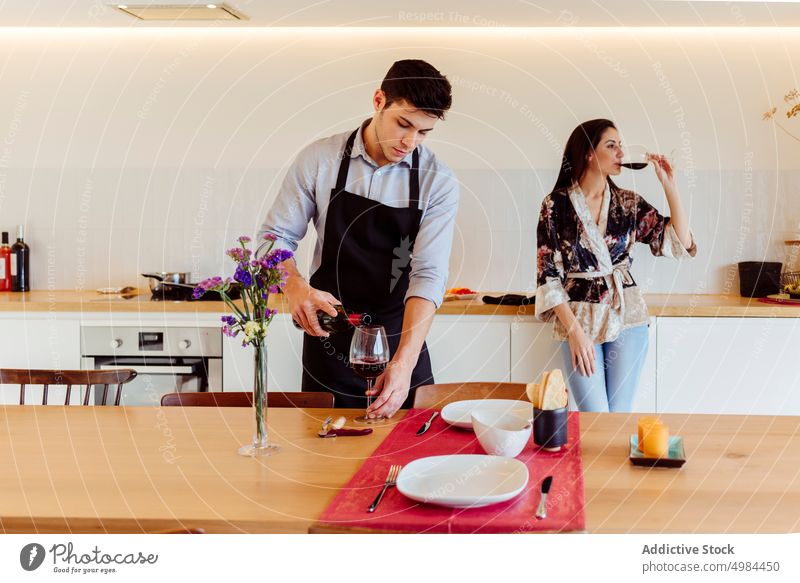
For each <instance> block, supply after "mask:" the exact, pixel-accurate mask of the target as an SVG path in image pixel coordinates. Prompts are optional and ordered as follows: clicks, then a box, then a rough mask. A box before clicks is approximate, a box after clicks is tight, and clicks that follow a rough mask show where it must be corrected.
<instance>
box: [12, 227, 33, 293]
mask: <svg viewBox="0 0 800 583" xmlns="http://www.w3.org/2000/svg"><path fill="white" fill-rule="evenodd" d="M24 238H25V227H24V226H23V225H20V226H19V227H18V228H17V242H16V243H14V244H13V245H12V246H11V291H30V289H31V272H30V265H29V264H30V255H31V249H30V247H28V246H27V245H26V244H25V241H24Z"/></svg>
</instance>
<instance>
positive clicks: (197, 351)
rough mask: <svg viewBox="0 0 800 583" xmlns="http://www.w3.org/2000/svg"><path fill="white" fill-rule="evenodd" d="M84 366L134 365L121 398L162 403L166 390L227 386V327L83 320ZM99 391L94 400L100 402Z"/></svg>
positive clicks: (138, 403)
mask: <svg viewBox="0 0 800 583" xmlns="http://www.w3.org/2000/svg"><path fill="white" fill-rule="evenodd" d="M81 368H83V369H112V368H132V369H134V370H135V371H136V372H137V373H139V374H138V375H137V377H136V378H135V379H134V380H132V381H131V382H129V383H127V384H125V385H122V399H121V401H120V404H122V405H127V406H148V405H156V406H157V405H159V404H160V403H161V397H162V396H164V395H166V394H167V393H180V392H203V391H221V390H222V331H221V329H220V328H219V327H218V326H217V327H197V326H191V327H188V326H187V327H177V326H175V327H173V326H166V327H159V326H146V327H138V326H82V327H81ZM101 397H102V393H101V392H100V391H97V392H96V393H95V398H94V400H93V402H95V403H100V398H101Z"/></svg>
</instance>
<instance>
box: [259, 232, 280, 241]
mask: <svg viewBox="0 0 800 583" xmlns="http://www.w3.org/2000/svg"><path fill="white" fill-rule="evenodd" d="M261 238H262V239H264V240H265V241H275V240H276V239H277V237H276V236H275V235H273V234H272V233H264V234H263V235H262V236H261Z"/></svg>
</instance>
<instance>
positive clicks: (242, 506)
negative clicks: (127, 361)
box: [0, 406, 800, 533]
mask: <svg viewBox="0 0 800 583" xmlns="http://www.w3.org/2000/svg"><path fill="white" fill-rule="evenodd" d="M353 413H354V412H352V411H351V412H348V411H342V410H339V411H336V414H344V415H348V414H349V415H352V414H353ZM327 414H328V411H326V410H314V409H309V410H299V409H272V410H270V412H269V419H270V427H271V438H272V439H273V440H274V441H276V442H277V443H280V444H281V445H282V447H283V450H282V451H281V453H279V454H278V455H277V456H274V457H269V458H263V459H249V458H243V457H240V456H238V455H237V454H236V449H237V447H238V446H239V445H241V444H243V443H245V442H247V441H248V440H249V438H250V435H251V431H252V413H251V411H250V410H249V409H237V408H220V409H214V408H180V407H174V408H173V407H165V408H144V407H142V408H138V407H131V408H126V407H68V408H65V407H41V406H24V407H19V406H8V407H0V467H2V468H3V479H2V480H0V532H142V531H145V532H152V531H157V530H164V529H169V528H176V527H179V526H190V527H202V528H204V529H206V531H207V532H270V533H283V532H307V530H308V528H309V527H310V526H311V525H312V524H313V523H314V522H315V520H316V519H317V517H318V516H319V515H320V514H321V512H322V511H323V510H324V508H325V507H326V506H327V505H328V504H329V503H330V501H331V500H332V498H333V496H334V495H335V494H336V492H337V491H338V489H339V488H341V487H342V486H343V485H344V484H345V483H346V482H347V480H348V479H349V478H350V477H351V476H352V475H353V473H354V472H355V471H356V470H357V469H358V467H359V466H360V464H361V463H362V462H363V460H364V459H365V458H366V457H367V456H369V455H370V453H371V452H372V451H373V450H374V449H375V448H376V447H377V446H378V445H379V444H380V442H381V441H382V439H383V438H384V437H385V436H386V435H387V434H388V432H389V431H390V430H391V426H387V427H382V428H377V429H376V431H375V433H374V434H373V435H371V436H368V437H349V438H342V437H337V438H335V439H320V438H318V437H316V435H315V431H316V430H317V429H318V427H319V423H320V421H321V420H322V419H324V418H325V417H326V416H327ZM399 417H400V416H397V417H396V419H398V418H399ZM664 419H665V421H666V422H667V423H668V425H669V427H670V431H671V432H672V433H677V434H680V435H682V436H683V438H684V441H685V444H686V453H687V458H688V461H687V462H686V465H685V466H684V467H683V468H681V469H679V470H675V469H648V468H639V467H634V466H632V465H631V464H630V463H629V461H628V459H627V456H628V446H627V443H628V435H629V434H630V433H631V432H633V431H635V427H636V416H635V415H621V414H588V413H584V414H581V424H582V451H583V462H584V472H585V482H586V503H587V528H588V530H589V531H590V532H612V533H621V532H659V533H663V532H693V533H694V532H698V533H699V532H727V533H733V532H793V531H797V530H799V529H800V517H799V516H798V514H797V512H796V509H797V508H798V507H800V431H799V430H798V427H800V424H798V419H797V418H796V417H766V416H751V417H743V416H713V415H665V416H664ZM558 487H559V485H555V484H554V486H553V488H554V492H555V493H557V491H558ZM551 494H553V492H551Z"/></svg>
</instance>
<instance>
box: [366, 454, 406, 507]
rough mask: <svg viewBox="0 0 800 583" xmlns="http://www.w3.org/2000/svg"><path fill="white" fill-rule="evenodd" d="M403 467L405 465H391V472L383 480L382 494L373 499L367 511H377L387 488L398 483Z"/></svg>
mask: <svg viewBox="0 0 800 583" xmlns="http://www.w3.org/2000/svg"><path fill="white" fill-rule="evenodd" d="M402 467H403V466H399V465H392V466H390V467H389V473H388V474H387V475H386V481H384V482H383V489H382V490H381V491H380V494H378V495H377V496H376V497H375V500H373V501H372V504H370V506H369V508H367V512H375V509H376V508H377V507H378V504H380V503H381V500H383V495H384V494H385V493H386V490H388V489H389V487H390V486H396V485H397V476H398V474H399V473H400V470H401V469H402Z"/></svg>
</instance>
